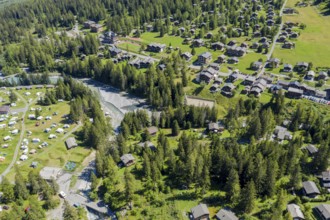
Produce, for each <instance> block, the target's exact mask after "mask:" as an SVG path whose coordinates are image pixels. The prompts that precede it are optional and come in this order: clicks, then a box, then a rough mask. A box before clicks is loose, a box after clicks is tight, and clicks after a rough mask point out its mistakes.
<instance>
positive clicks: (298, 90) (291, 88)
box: [288, 87, 304, 94]
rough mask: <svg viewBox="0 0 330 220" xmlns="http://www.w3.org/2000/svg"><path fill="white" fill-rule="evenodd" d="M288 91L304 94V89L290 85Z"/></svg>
mask: <svg viewBox="0 0 330 220" xmlns="http://www.w3.org/2000/svg"><path fill="white" fill-rule="evenodd" d="M288 92H293V93H298V94H303V93H304V91H302V90H301V89H296V88H293V87H289V89H288Z"/></svg>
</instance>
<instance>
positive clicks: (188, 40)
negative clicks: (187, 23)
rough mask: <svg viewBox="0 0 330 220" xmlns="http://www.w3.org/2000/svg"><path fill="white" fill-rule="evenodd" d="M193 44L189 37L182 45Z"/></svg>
mask: <svg viewBox="0 0 330 220" xmlns="http://www.w3.org/2000/svg"><path fill="white" fill-rule="evenodd" d="M191 42H192V39H191V38H189V37H187V38H185V39H184V40H183V42H182V44H190V43H191Z"/></svg>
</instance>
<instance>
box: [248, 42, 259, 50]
mask: <svg viewBox="0 0 330 220" xmlns="http://www.w3.org/2000/svg"><path fill="white" fill-rule="evenodd" d="M258 47H259V43H258V42H254V43H253V44H252V45H251V47H250V48H251V49H257V48H258Z"/></svg>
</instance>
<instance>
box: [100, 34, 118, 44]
mask: <svg viewBox="0 0 330 220" xmlns="http://www.w3.org/2000/svg"><path fill="white" fill-rule="evenodd" d="M100 40H101V42H102V43H103V44H113V43H115V42H116V41H117V37H116V34H115V32H113V31H108V32H106V33H104V34H103V35H101V37H100Z"/></svg>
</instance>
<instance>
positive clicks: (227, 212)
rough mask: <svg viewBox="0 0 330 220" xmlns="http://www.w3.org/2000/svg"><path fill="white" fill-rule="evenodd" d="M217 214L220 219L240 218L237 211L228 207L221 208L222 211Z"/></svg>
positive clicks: (233, 219) (232, 219) (234, 219)
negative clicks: (236, 213) (234, 211)
mask: <svg viewBox="0 0 330 220" xmlns="http://www.w3.org/2000/svg"><path fill="white" fill-rule="evenodd" d="M215 216H216V218H217V219H219V220H238V218H237V216H236V215H235V213H233V212H232V211H230V210H226V209H220V211H219V212H218V213H217V214H216V215H215Z"/></svg>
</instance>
